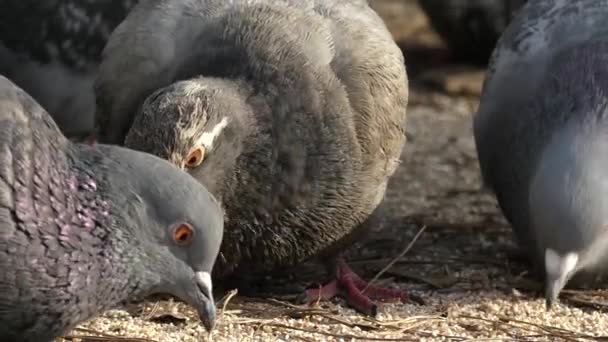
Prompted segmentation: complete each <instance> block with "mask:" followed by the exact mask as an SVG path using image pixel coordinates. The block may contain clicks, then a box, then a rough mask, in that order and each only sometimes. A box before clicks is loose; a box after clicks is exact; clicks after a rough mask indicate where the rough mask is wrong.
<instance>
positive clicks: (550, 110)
mask: <svg viewBox="0 0 608 342" xmlns="http://www.w3.org/2000/svg"><path fill="white" fill-rule="evenodd" d="M607 20H608V2H606V1H595V0H576V1H574V0H568V1H555V0H535V1H529V3H527V4H526V5H525V6H524V7H523V8H522V9H521V11H520V12H519V13H518V15H517V16H516V17H515V18H514V20H513V22H512V23H511V24H510V25H509V27H508V28H507V30H506V31H505V33H504V34H503V36H502V37H501V38H500V40H499V42H498V45H497V47H496V50H495V52H494V54H493V57H492V60H491V64H490V67H489V71H488V75H487V78H486V80H485V84H484V88H483V95H482V98H481V103H480V106H479V111H478V113H477V115H476V116H475V119H474V132H475V141H476V145H477V151H478V156H479V161H480V166H481V171H482V174H483V178H484V181H485V183H486V185H487V186H488V187H490V188H491V189H492V190H493V191H494V192H495V194H496V197H497V198H498V202H499V204H500V207H501V209H502V211H503V213H504V214H505V216H506V217H507V219H508V220H509V222H510V223H511V225H512V226H513V229H514V232H515V235H516V237H517V238H518V240H519V242H520V243H521V245H522V246H523V247H524V250H525V251H527V252H528V253H529V255H530V257H531V259H532V260H533V261H534V263H535V265H536V267H537V268H538V270H539V272H540V275H541V276H543V277H544V280H545V293H546V294H545V295H546V302H547V307H548V308H550V307H551V305H552V303H553V302H555V301H556V300H557V297H558V295H559V293H560V291H561V290H562V288H563V287H564V286H565V285H566V283H570V284H572V285H576V284H580V285H588V284H592V282H591V281H592V280H595V278H602V274H604V269H603V268H604V267H603V265H605V264H606V262H607V261H608V259H607V258H606V257H607V255H606V254H607V253H606V252H608V230H606V227H607V226H606V225H607V224H608V182H607V181H606V179H607V177H608V144H606V127H607V125H608V108H607V104H608V26H606V22H607Z"/></svg>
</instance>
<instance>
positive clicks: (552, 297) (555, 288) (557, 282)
mask: <svg viewBox="0 0 608 342" xmlns="http://www.w3.org/2000/svg"><path fill="white" fill-rule="evenodd" d="M566 280H567V279H566V277H565V276H564V275H560V276H558V277H550V278H549V279H547V281H546V285H545V308H546V310H547V311H549V310H551V308H552V307H553V305H554V304H555V303H556V302H557V301H558V297H559V293H560V292H561V291H562V289H563V288H564V285H565V284H566Z"/></svg>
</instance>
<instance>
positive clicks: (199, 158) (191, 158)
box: [186, 147, 205, 169]
mask: <svg viewBox="0 0 608 342" xmlns="http://www.w3.org/2000/svg"><path fill="white" fill-rule="evenodd" d="M204 158H205V149H204V148H203V147H197V148H195V149H194V150H192V151H191V152H190V154H188V158H186V167H187V168H189V169H192V168H195V167H197V166H199V165H201V163H202V162H203V159H204Z"/></svg>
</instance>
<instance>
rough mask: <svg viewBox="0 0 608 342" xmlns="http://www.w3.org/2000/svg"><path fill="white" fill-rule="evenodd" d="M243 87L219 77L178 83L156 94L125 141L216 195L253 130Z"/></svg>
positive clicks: (144, 108) (136, 120) (140, 114)
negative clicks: (179, 171)
mask: <svg viewBox="0 0 608 342" xmlns="http://www.w3.org/2000/svg"><path fill="white" fill-rule="evenodd" d="M245 88H246V87H245V86H242V85H240V84H239V83H237V82H232V81H228V80H222V79H216V78H199V79H193V80H187V81H180V82H176V83H174V84H172V85H170V86H167V87H165V88H162V89H159V90H157V91H156V92H154V93H152V94H151V95H150V96H149V97H148V98H147V99H146V100H145V101H144V103H143V104H142V106H141V110H140V113H139V114H138V115H137V116H136V117H135V119H134V121H133V125H132V127H131V129H130V130H129V132H128V134H127V137H126V139H125V146H127V147H129V148H132V149H135V150H139V151H144V152H148V153H151V154H154V155H157V156H159V157H162V158H164V159H167V160H169V161H170V162H171V163H173V164H175V165H177V166H178V167H180V168H182V169H184V170H186V171H187V172H188V173H190V174H191V175H192V176H194V177H195V178H196V179H198V180H199V181H201V182H202V183H203V184H205V186H206V187H207V188H208V189H209V190H210V191H211V192H212V193H213V194H214V195H215V196H216V197H217V198H218V199H221V198H222V195H223V193H222V191H224V190H225V189H226V188H229V187H227V186H225V185H226V183H227V182H229V181H230V174H231V170H234V168H235V167H236V164H237V159H238V157H239V155H240V154H241V152H242V150H243V149H244V147H245V146H244V145H245V144H244V142H245V141H246V140H247V138H248V137H249V136H250V135H251V134H253V133H254V126H255V125H254V123H253V121H252V120H251V113H252V110H251V108H250V107H249V106H248V104H246V103H245V99H246V95H245V94H246V91H245Z"/></svg>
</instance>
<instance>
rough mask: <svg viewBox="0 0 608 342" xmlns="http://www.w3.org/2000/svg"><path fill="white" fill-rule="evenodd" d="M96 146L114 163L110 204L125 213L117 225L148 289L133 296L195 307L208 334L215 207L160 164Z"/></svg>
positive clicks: (217, 235)
mask: <svg viewBox="0 0 608 342" xmlns="http://www.w3.org/2000/svg"><path fill="white" fill-rule="evenodd" d="M83 148H86V147H83ZM97 148H98V149H99V150H101V151H102V152H103V154H104V155H105V156H107V157H110V158H111V159H112V160H114V161H115V162H116V163H117V164H118V165H117V166H116V167H114V168H113V171H112V172H111V173H108V177H109V179H108V184H111V185H109V186H111V187H112V188H113V189H114V191H113V192H112V193H114V194H117V195H116V198H111V201H112V202H113V203H115V205H116V206H117V207H120V208H122V209H123V210H124V215H122V222H121V221H119V222H117V224H119V225H121V226H122V227H123V228H122V229H123V230H126V231H127V235H128V239H129V240H135V241H138V243H137V246H139V249H137V250H138V253H139V254H133V258H135V259H137V260H132V261H131V262H132V263H133V264H135V265H137V264H139V265H141V266H143V269H140V270H139V271H140V272H142V273H143V275H142V276H141V278H143V279H145V280H147V287H146V288H145V289H141V293H138V294H137V295H144V296H145V295H149V294H152V293H168V294H172V295H175V296H177V297H179V298H181V299H183V300H184V301H186V302H188V303H189V304H191V305H192V306H194V307H195V308H196V309H197V310H198V313H199V316H200V318H201V319H202V321H203V323H204V324H205V327H206V328H207V329H208V330H210V329H211V328H212V327H213V324H214V320H215V304H214V301H213V294H212V282H211V271H212V268H213V265H214V263H215V259H216V258H217V255H218V252H219V247H220V244H221V240H222V235H223V224H224V223H223V217H224V214H223V211H222V209H221V206H220V204H219V203H218V202H217V201H216V200H215V198H214V197H213V196H212V195H211V194H210V193H209V192H208V191H207V190H206V188H205V187H204V186H203V185H201V184H199V183H198V182H197V181H196V180H195V179H193V178H192V177H190V176H189V175H188V174H187V173H185V172H176V171H177V169H176V168H175V166H173V165H171V164H170V163H168V162H167V161H165V160H162V159H160V158H158V157H156V156H152V155H148V154H145V153H141V152H138V151H133V150H129V149H126V148H121V147H117V146H107V145H99V146H98V147H97ZM129 175H130V176H129ZM133 175H137V176H136V177H133ZM125 193H128V194H129V195H128V196H127V198H124V196H125V195H124V194H125ZM119 197H120V198H123V199H122V200H121V199H120V198H119ZM128 243H129V244H128V245H127V246H131V245H132V244H133V243H134V242H133V241H129V242H128Z"/></svg>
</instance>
